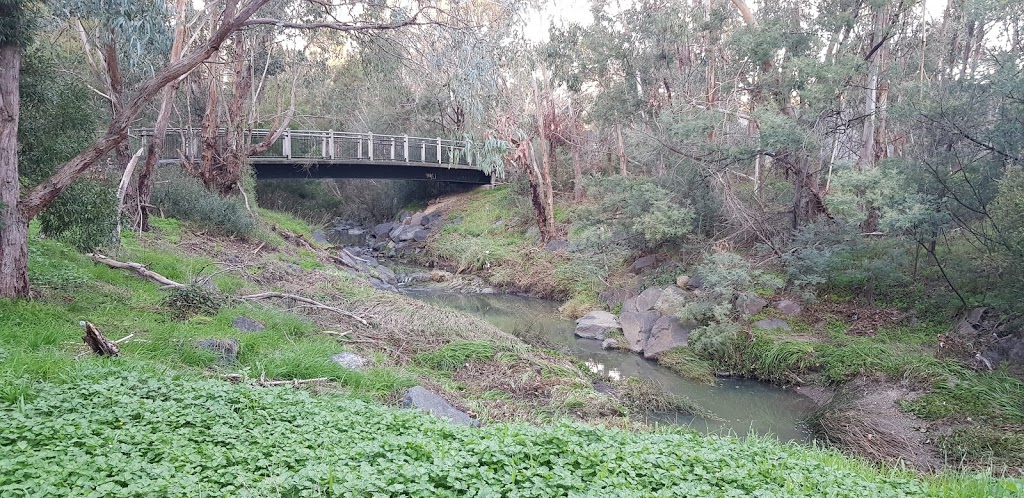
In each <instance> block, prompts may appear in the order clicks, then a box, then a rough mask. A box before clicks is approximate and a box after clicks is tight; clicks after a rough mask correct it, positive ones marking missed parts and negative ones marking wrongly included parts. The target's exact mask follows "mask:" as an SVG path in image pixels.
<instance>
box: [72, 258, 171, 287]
mask: <svg viewBox="0 0 1024 498" xmlns="http://www.w3.org/2000/svg"><path fill="white" fill-rule="evenodd" d="M86 256H89V257H90V258H92V260H93V261H95V262H97V263H103V264H105V265H107V266H109V267H111V268H116V269H119V270H131V271H133V272H135V273H136V274H138V275H139V276H140V277H144V278H148V279H150V280H153V281H154V282H157V283H160V284H163V286H164V287H166V288H181V287H187V285H185V284H182V283H179V282H175V281H174V280H171V279H169V278H167V277H165V276H163V275H161V274H159V273H157V272H155V271H153V270H150V269H148V268H146V266H145V265H143V264H140V263H132V262H131V261H129V262H121V261H117V260H113V259H110V258H108V257H106V256H104V255H102V254H98V253H89V254H86Z"/></svg>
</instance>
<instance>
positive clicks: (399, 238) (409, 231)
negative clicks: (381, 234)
mask: <svg viewBox="0 0 1024 498" xmlns="http://www.w3.org/2000/svg"><path fill="white" fill-rule="evenodd" d="M419 230H422V227H420V226H419V225H398V226H396V227H395V228H393V229H391V232H390V233H389V234H388V235H389V236H390V237H391V240H393V241H395V242H408V241H410V240H413V239H414V238H416V232H417V231H419Z"/></svg>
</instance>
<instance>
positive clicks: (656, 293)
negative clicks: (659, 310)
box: [636, 287, 665, 311]
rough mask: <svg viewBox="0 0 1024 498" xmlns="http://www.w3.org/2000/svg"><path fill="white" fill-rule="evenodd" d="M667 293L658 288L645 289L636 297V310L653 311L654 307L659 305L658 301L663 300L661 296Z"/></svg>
mask: <svg viewBox="0 0 1024 498" xmlns="http://www.w3.org/2000/svg"><path fill="white" fill-rule="evenodd" d="M664 293H665V290H664V289H659V288H657V287H650V288H648V289H645V290H644V291H643V292H641V293H640V295H639V296H637V297H636V309H637V311H651V310H653V309H654V306H655V305H656V304H658V300H659V299H661V295H662V294H664Z"/></svg>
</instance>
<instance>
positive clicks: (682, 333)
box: [644, 316, 695, 359]
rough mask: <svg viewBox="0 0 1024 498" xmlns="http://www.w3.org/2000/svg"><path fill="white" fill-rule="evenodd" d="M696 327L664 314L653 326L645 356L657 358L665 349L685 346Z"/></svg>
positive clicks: (645, 348)
mask: <svg viewBox="0 0 1024 498" xmlns="http://www.w3.org/2000/svg"><path fill="white" fill-rule="evenodd" d="M694 328H695V327H694V326H693V325H689V324H686V325H684V324H682V323H680V322H679V320H677V319H675V318H673V317H670V316H662V317H661V318H659V319H658V321H656V322H654V325H652V326H651V335H650V337H648V338H647V342H646V343H645V344H644V358H647V359H657V358H658V356H659V355H660V354H661V353H664V352H665V351H668V350H670V349H672V348H676V347H679V346H685V345H686V343H687V340H688V339H689V338H690V331H692V330H693V329H694Z"/></svg>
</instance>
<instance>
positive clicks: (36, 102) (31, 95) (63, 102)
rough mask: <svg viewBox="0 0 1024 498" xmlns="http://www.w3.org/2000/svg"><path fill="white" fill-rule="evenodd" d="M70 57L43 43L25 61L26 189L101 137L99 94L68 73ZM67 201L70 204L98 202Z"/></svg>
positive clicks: (22, 174)
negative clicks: (95, 94) (98, 109)
mask: <svg viewBox="0 0 1024 498" xmlns="http://www.w3.org/2000/svg"><path fill="white" fill-rule="evenodd" d="M67 59H68V57H67V56H65V55H60V54H58V53H56V52H54V51H51V50H49V47H46V46H42V44H40V45H37V46H34V47H32V48H30V49H28V50H26V52H25V55H24V57H23V59H22V67H21V78H20V79H19V81H18V83H19V85H18V86H19V90H20V92H21V118H20V120H19V122H18V177H19V180H20V181H21V183H22V185H26V186H34V185H37V184H39V182H41V181H42V180H44V179H45V178H47V177H49V176H50V175H51V174H53V172H54V169H55V168H56V167H57V166H58V165H60V164H62V163H63V162H65V161H67V160H69V159H71V158H72V157H74V156H75V155H76V154H78V153H79V152H81V151H82V150H83V149H85V148H87V147H88V146H89V145H91V144H92V141H93V139H94V138H95V137H96V128H97V125H98V124H99V114H98V112H97V111H96V107H95V96H94V95H93V94H92V92H90V91H89V88H88V87H87V86H86V85H85V84H83V83H82V80H81V79H80V78H76V77H74V76H73V75H71V74H70V73H69V72H68V71H65V70H63V68H64V67H66V66H68V65H71V64H72V61H70V60H67ZM72 188H74V187H72ZM80 192H81V191H80ZM81 193H84V192H81ZM65 199H66V200H65V203H68V204H73V203H74V202H85V203H90V204H91V203H93V202H96V201H94V200H90V199H68V198H67V197H65Z"/></svg>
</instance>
